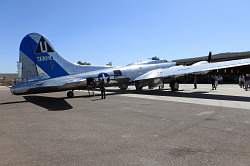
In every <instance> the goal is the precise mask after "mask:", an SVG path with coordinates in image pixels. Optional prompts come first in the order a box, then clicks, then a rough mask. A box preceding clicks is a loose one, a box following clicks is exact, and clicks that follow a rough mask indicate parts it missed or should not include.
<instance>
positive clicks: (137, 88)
mask: <svg viewBox="0 0 250 166" xmlns="http://www.w3.org/2000/svg"><path fill="white" fill-rule="evenodd" d="M142 88H143V86H139V85H136V86H135V89H136V90H142Z"/></svg>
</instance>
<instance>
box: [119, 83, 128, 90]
mask: <svg viewBox="0 0 250 166" xmlns="http://www.w3.org/2000/svg"><path fill="white" fill-rule="evenodd" d="M119 88H120V90H127V89H128V85H125V84H122V85H120V86H119Z"/></svg>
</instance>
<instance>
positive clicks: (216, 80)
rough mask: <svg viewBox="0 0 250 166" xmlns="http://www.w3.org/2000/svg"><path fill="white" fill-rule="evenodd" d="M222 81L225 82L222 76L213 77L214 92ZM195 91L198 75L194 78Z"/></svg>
mask: <svg viewBox="0 0 250 166" xmlns="http://www.w3.org/2000/svg"><path fill="white" fill-rule="evenodd" d="M222 80H223V78H222V76H221V75H219V76H218V75H211V76H210V82H211V85H212V90H216V89H217V86H218V83H219V81H222ZM194 89H197V76H196V75H195V76H194Z"/></svg>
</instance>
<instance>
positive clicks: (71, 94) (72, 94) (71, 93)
mask: <svg viewBox="0 0 250 166" xmlns="http://www.w3.org/2000/svg"><path fill="white" fill-rule="evenodd" d="M67 97H68V98H73V97H74V92H73V90H71V91H68V92H67Z"/></svg>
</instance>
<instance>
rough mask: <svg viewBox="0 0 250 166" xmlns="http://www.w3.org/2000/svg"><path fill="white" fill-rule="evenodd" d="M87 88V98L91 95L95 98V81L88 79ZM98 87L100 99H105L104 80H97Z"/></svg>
mask: <svg viewBox="0 0 250 166" xmlns="http://www.w3.org/2000/svg"><path fill="white" fill-rule="evenodd" d="M87 87H88V93H89V96H91V92H92V95H93V96H95V89H96V81H95V79H88V80H87ZM98 87H99V88H100V90H101V99H106V88H105V80H104V79H102V78H101V79H99V84H98Z"/></svg>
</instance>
